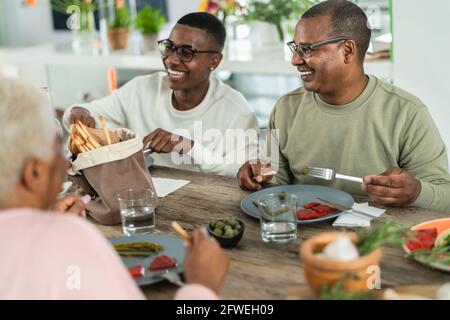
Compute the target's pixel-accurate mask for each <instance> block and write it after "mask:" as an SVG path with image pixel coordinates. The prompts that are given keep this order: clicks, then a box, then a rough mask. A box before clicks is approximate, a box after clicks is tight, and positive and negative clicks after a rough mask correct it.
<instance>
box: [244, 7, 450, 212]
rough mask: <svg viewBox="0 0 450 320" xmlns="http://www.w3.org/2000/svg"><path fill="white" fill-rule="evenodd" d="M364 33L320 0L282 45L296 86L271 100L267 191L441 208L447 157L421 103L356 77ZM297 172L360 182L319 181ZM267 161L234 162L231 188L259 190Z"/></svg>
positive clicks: (353, 15)
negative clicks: (272, 151)
mask: <svg viewBox="0 0 450 320" xmlns="http://www.w3.org/2000/svg"><path fill="white" fill-rule="evenodd" d="M370 37H371V30H370V27H369V25H368V20H367V16H366V15H365V13H364V12H363V10H361V8H359V7H358V6H357V5H355V4H354V3H352V2H350V1H344V0H329V1H324V2H321V3H320V4H317V5H315V6H314V7H312V8H311V9H310V10H308V11H307V12H305V14H303V16H302V18H301V19H300V21H299V22H298V24H297V26H296V30H295V36H294V40H293V41H291V42H289V43H288V46H289V48H290V49H291V51H292V53H293V56H292V64H293V65H294V66H295V67H296V68H297V70H298V71H299V73H300V76H301V79H302V80H303V87H301V88H299V89H297V90H295V91H293V92H291V93H288V94H286V95H284V96H283V97H281V98H280V99H279V101H278V103H277V105H276V106H275V108H274V110H273V112H272V115H271V118H270V127H271V128H272V129H277V130H279V151H280V152H279V163H277V166H278V169H277V172H276V174H275V176H274V178H273V180H272V182H273V183H275V184H294V183H302V184H322V185H329V186H333V187H337V188H339V189H343V190H345V191H347V192H350V193H352V194H355V195H368V196H369V197H370V199H371V200H372V201H374V202H377V203H379V204H382V205H388V206H407V205H416V206H420V207H425V208H433V209H438V210H445V211H450V197H449V195H450V175H449V172H448V160H447V150H446V146H445V145H444V143H443V141H442V139H441V137H440V135H439V132H438V130H437V128H436V126H435V124H434V122H433V120H432V118H431V116H430V114H429V113H428V110H427V108H426V106H425V105H424V104H423V103H422V102H421V101H420V100H419V99H418V98H416V97H414V96H413V95H411V94H409V93H407V92H405V91H403V90H401V89H399V88H397V87H395V86H393V85H391V84H388V83H386V82H383V81H381V80H380V79H377V78H376V77H374V76H368V75H366V74H365V72H364V65H363V63H364V58H365V54H366V51H367V49H368V46H369V42H370ZM305 166H308V167H310V166H311V167H321V168H331V169H335V170H336V171H337V172H339V173H342V174H345V175H352V176H358V177H363V183H362V184H358V183H355V182H347V181H340V180H336V181H325V180H319V179H317V178H314V177H310V176H308V175H305V174H304V168H305ZM271 171H273V170H271V168H270V164H268V163H266V162H265V163H262V162H252V163H246V164H244V165H243V166H242V167H241V169H240V170H239V172H238V181H239V184H240V186H241V187H242V188H243V189H246V190H259V189H260V188H261V187H262V183H263V182H264V181H269V180H271V179H272V175H270V174H263V173H264V172H266V173H270V172H271Z"/></svg>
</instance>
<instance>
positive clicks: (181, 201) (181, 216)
mask: <svg viewBox="0 0 450 320" xmlns="http://www.w3.org/2000/svg"><path fill="white" fill-rule="evenodd" d="M151 174H152V176H153V177H160V178H172V179H185V180H190V181H192V182H191V183H190V184H188V185H187V186H185V187H183V188H182V189H180V190H178V191H176V192H174V193H172V194H171V195H169V196H167V197H165V198H162V199H160V201H159V206H158V208H157V210H156V230H155V233H157V234H165V235H175V233H174V231H173V230H172V228H171V227H170V224H171V222H172V221H178V222H179V223H180V224H181V225H182V226H183V227H184V228H186V229H187V230H193V229H194V228H198V227H201V226H204V227H205V226H207V225H208V222H209V221H211V220H216V219H221V218H226V217H238V218H239V219H242V220H243V221H244V222H245V224H246V229H245V234H244V236H243V238H242V240H241V242H240V243H239V245H238V246H237V247H236V248H233V249H228V250H226V253H227V254H228V255H229V257H230V259H231V264H230V270H229V274H228V276H227V278H226V281H225V283H224V286H223V288H222V291H221V293H220V296H221V297H222V298H224V299H285V298H286V297H287V296H288V291H289V289H290V288H293V287H298V286H302V285H305V284H306V282H305V278H304V275H303V263H302V262H301V261H300V259H299V255H298V251H299V246H300V244H301V242H302V241H303V240H304V239H307V238H309V237H310V236H312V235H314V234H317V233H321V232H324V231H330V230H333V229H334V230H336V229H337V228H333V227H332V226H331V223H330V222H329V221H328V222H322V223H318V224H314V225H299V227H298V231H297V232H298V240H297V241H296V242H294V243H291V244H288V245H270V244H266V243H264V242H262V240H261V236H260V227H259V221H258V220H256V219H253V218H251V217H249V216H247V215H246V214H244V213H243V212H242V211H241V209H240V202H241V200H242V199H244V198H245V197H246V196H247V195H249V192H245V191H242V190H241V189H240V188H239V187H238V185H237V181H236V179H232V178H226V177H222V176H215V175H208V174H202V173H196V172H188V171H181V170H175V169H168V168H153V169H151ZM356 200H357V201H358V202H361V201H362V200H364V199H356ZM387 215H388V216H389V217H391V218H392V219H393V220H394V221H396V222H399V223H405V224H410V225H414V224H417V223H420V222H424V221H427V220H432V219H438V218H447V217H449V216H450V214H449V213H443V212H436V211H431V210H424V209H418V208H401V209H398V208H395V209H392V208H389V209H388V211H387ZM96 226H97V227H98V229H100V230H101V232H102V233H103V234H104V235H105V236H106V237H117V236H122V235H123V234H122V230H121V226H102V225H99V224H96ZM381 278H382V287H383V288H385V287H388V286H397V285H411V284H414V285H436V284H442V283H444V282H450V274H449V273H444V272H442V271H438V270H434V269H431V268H428V267H425V266H423V265H421V264H419V263H417V262H415V261H412V260H410V259H406V258H405V254H404V252H403V251H402V250H401V249H400V248H395V247H385V248H383V259H382V263H381ZM176 289H177V288H176V287H175V286H174V285H172V284H169V283H167V282H162V283H159V284H156V285H152V286H149V287H144V288H143V291H144V293H145V295H146V296H147V298H149V299H171V298H172V297H173V296H174V293H175V291H176Z"/></svg>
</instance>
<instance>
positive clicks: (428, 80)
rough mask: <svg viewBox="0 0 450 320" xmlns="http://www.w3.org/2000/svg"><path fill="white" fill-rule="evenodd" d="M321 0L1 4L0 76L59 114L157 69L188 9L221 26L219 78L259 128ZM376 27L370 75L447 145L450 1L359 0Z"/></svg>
mask: <svg viewBox="0 0 450 320" xmlns="http://www.w3.org/2000/svg"><path fill="white" fill-rule="evenodd" d="M315 2H317V0H241V1H233V0H209V1H208V0H197V1H192V0H189V1H186V0H102V1H100V0H98V1H96V0H0V73H2V74H5V75H7V76H10V77H22V78H25V79H27V80H29V81H32V82H34V83H35V84H36V85H38V86H40V87H46V88H48V91H49V95H50V97H51V99H52V103H53V105H54V107H55V108H56V109H57V110H58V111H59V113H61V112H62V111H63V110H64V109H66V108H67V107H69V106H71V105H73V104H74V103H80V102H86V101H90V100H92V99H95V98H98V97H102V96H105V95H107V94H108V93H109V92H110V91H111V90H112V89H113V88H115V87H120V86H121V85H123V84H124V83H126V82H127V81H129V80H130V79H132V78H133V77H135V76H136V75H140V74H149V73H152V72H157V71H160V70H162V69H163V65H162V62H161V59H160V56H159V54H158V53H157V52H156V49H155V46H154V45H155V42H156V41H157V40H158V39H163V38H166V37H167V36H168V34H169V32H170V29H171V27H172V26H173V25H174V23H175V22H176V21H177V20H178V19H179V18H180V17H182V16H183V15H184V14H186V13H189V12H194V11H209V12H211V13H213V14H216V15H217V16H218V17H219V18H220V19H221V20H222V21H223V22H224V24H225V26H226V28H227V33H228V39H227V43H226V47H225V50H224V56H225V57H224V60H223V62H222V64H221V66H220V68H219V69H218V70H217V71H216V72H215V75H216V76H217V77H219V78H221V79H222V80H223V81H225V82H227V83H229V84H230V85H231V86H233V87H234V88H236V89H237V90H239V91H241V92H242V93H243V94H244V95H245V96H246V98H247V99H248V101H249V102H250V105H251V106H252V108H253V109H254V110H255V112H256V113H257V116H258V118H259V120H260V124H261V126H262V127H265V126H266V125H267V121H268V117H269V114H270V112H271V110H272V108H273V106H274V104H275V102H276V100H277V98H278V97H280V96H281V95H283V94H284V93H286V92H288V91H291V90H293V89H295V88H297V87H298V86H300V85H301V80H300V77H299V75H298V74H297V71H296V69H295V68H294V67H292V66H291V65H290V62H289V61H290V56H291V54H290V53H289V49H288V48H287V46H286V45H285V43H286V42H288V41H290V40H292V36H293V29H294V26H295V23H296V22H297V20H298V18H299V17H300V16H301V14H302V13H303V12H304V11H305V10H306V9H307V8H308V7H309V6H311V5H313V4H314V3H315ZM354 2H355V3H357V4H358V5H359V6H361V8H362V9H363V10H364V11H365V12H366V14H367V15H368V17H369V21H370V24H371V27H372V34H373V36H372V41H371V47H370V49H369V54H368V55H367V58H366V62H365V68H366V72H367V73H369V74H373V75H375V76H377V77H379V78H381V79H383V80H385V81H387V82H390V83H393V84H395V85H397V86H400V87H401V88H404V89H406V90H408V91H410V92H411V93H413V94H414V95H416V96H418V97H419V98H420V99H422V100H423V101H424V102H425V103H426V104H427V106H428V108H429V109H430V112H431V114H432V116H433V118H434V120H435V122H436V123H437V125H438V127H439V130H440V132H441V135H442V137H443V139H444V141H445V142H446V144H447V145H450V126H449V125H448V122H449V120H450V108H449V107H450V103H449V101H448V98H447V95H446V93H447V91H448V90H449V89H450V80H449V76H448V75H449V74H450V64H449V62H448V61H447V60H448V57H450V29H449V28H448V19H449V17H450V1H448V0H429V1H423V0H422V1H420V0H355V1H354Z"/></svg>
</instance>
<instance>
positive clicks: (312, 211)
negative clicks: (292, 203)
mask: <svg viewBox="0 0 450 320" xmlns="http://www.w3.org/2000/svg"><path fill="white" fill-rule="evenodd" d="M303 207H304V208H305V210H297V212H296V213H297V219H299V220H309V219H317V218H320V217H323V216H326V215H327V214H329V213H332V212H337V211H339V210H337V209H334V208H332V207H330V206H327V205H325V204H322V203H319V202H310V203H307V204H305V205H304V206H303Z"/></svg>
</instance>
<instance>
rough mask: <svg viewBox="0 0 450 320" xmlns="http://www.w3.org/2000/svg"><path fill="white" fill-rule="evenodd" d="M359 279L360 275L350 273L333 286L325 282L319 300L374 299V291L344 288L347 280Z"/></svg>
mask: <svg viewBox="0 0 450 320" xmlns="http://www.w3.org/2000/svg"><path fill="white" fill-rule="evenodd" d="M352 279H358V275H356V274H353V273H348V274H347V275H346V276H344V277H343V278H341V279H339V280H338V281H336V282H335V283H334V284H333V285H332V286H329V285H328V283H325V284H324V285H323V286H322V289H321V291H320V294H319V300H373V299H376V298H377V297H376V295H375V294H374V293H372V292H363V291H360V292H350V291H347V290H346V289H345V288H344V285H345V283H346V282H347V281H349V280H352Z"/></svg>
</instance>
